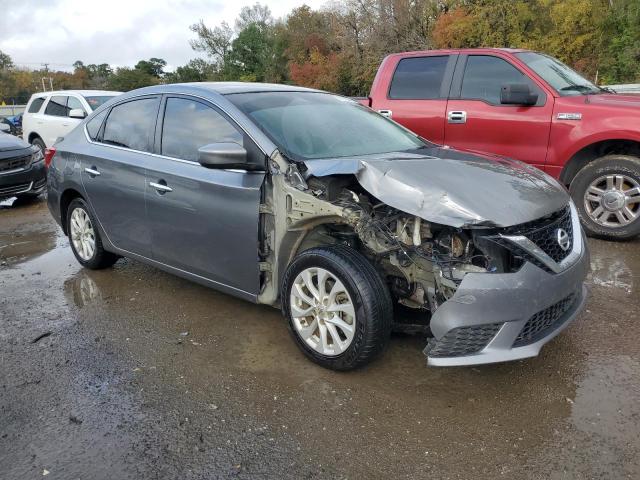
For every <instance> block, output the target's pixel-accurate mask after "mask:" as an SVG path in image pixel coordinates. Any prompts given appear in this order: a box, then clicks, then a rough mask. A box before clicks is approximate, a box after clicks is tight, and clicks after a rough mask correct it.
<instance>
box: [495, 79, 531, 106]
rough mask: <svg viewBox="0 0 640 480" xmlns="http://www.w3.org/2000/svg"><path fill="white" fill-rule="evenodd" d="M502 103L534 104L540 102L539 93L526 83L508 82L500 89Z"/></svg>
mask: <svg viewBox="0 0 640 480" xmlns="http://www.w3.org/2000/svg"><path fill="white" fill-rule="evenodd" d="M500 103H501V104H502V105H526V106H532V105H535V104H536V103H538V94H537V93H535V92H532V91H531V87H530V86H529V85H528V84H526V83H507V84H506V85H503V86H502V88H501V89H500Z"/></svg>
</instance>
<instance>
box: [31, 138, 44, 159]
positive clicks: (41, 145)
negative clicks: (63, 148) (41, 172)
mask: <svg viewBox="0 0 640 480" xmlns="http://www.w3.org/2000/svg"><path fill="white" fill-rule="evenodd" d="M31 145H35V146H36V147H38V148H39V149H40V151H41V152H42V154H43V155H44V151H45V149H46V148H47V146H46V145H45V144H44V141H43V140H42V139H41V138H40V137H36V138H34V139H33V140H31Z"/></svg>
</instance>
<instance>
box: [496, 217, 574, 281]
mask: <svg viewBox="0 0 640 480" xmlns="http://www.w3.org/2000/svg"><path fill="white" fill-rule="evenodd" d="M559 228H562V229H563V230H564V231H566V232H567V235H568V236H569V248H567V250H563V249H562V247H561V246H560V243H558V229H559ZM499 233H500V234H502V235H506V236H509V235H522V236H525V237H527V238H528V239H529V240H531V241H532V242H533V243H535V244H536V245H537V246H538V247H539V248H540V249H541V250H542V251H543V252H545V253H546V254H547V255H549V257H550V258H551V259H552V260H553V261H555V262H556V263H560V262H562V261H563V260H564V259H565V258H567V256H568V255H569V254H570V253H571V250H572V249H573V234H574V232H573V221H572V218H571V208H569V207H568V206H567V207H565V208H563V209H562V210H558V211H557V212H555V213H553V214H551V215H548V216H546V217H544V218H541V219H538V220H534V221H532V222H527V223H523V224H520V225H515V226H513V227H507V228H504V229H501V230H500V231H499ZM578 234H579V232H578ZM489 238H490V239H491V240H493V241H494V242H496V243H497V244H499V245H501V246H503V247H504V248H506V249H507V250H509V251H510V252H512V254H513V255H514V257H515V259H516V260H518V259H521V260H525V261H527V262H530V263H533V264H534V265H537V266H538V267H540V268H542V269H543V270H545V271H547V272H552V270H551V269H550V268H549V267H548V266H547V265H545V264H544V263H542V262H541V261H539V260H538V259H537V258H536V257H534V256H533V255H532V254H531V253H530V252H529V251H527V250H524V249H523V248H521V247H520V246H518V245H516V244H515V243H512V242H511V241H509V240H507V239H506V238H504V237H501V236H500V235H495V236H491V237H489ZM515 263H517V262H515Z"/></svg>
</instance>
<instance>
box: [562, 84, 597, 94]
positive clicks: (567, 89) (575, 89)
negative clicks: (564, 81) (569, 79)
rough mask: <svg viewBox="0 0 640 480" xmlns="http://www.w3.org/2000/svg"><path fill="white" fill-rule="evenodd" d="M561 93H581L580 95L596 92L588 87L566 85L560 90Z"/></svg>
mask: <svg viewBox="0 0 640 480" xmlns="http://www.w3.org/2000/svg"><path fill="white" fill-rule="evenodd" d="M560 91H561V92H581V93H593V92H595V91H596V90H594V89H593V87H590V86H589V85H568V86H566V87H562V88H561V89H560Z"/></svg>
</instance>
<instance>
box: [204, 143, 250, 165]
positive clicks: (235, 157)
mask: <svg viewBox="0 0 640 480" xmlns="http://www.w3.org/2000/svg"><path fill="white" fill-rule="evenodd" d="M198 162H199V163H200V165H202V166H203V167H207V168H241V169H246V168H247V151H246V150H245V149H244V147H242V146H240V145H238V144H237V143H234V142H225V143H210V144H209V145H205V146H204V147H200V148H199V149H198Z"/></svg>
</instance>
